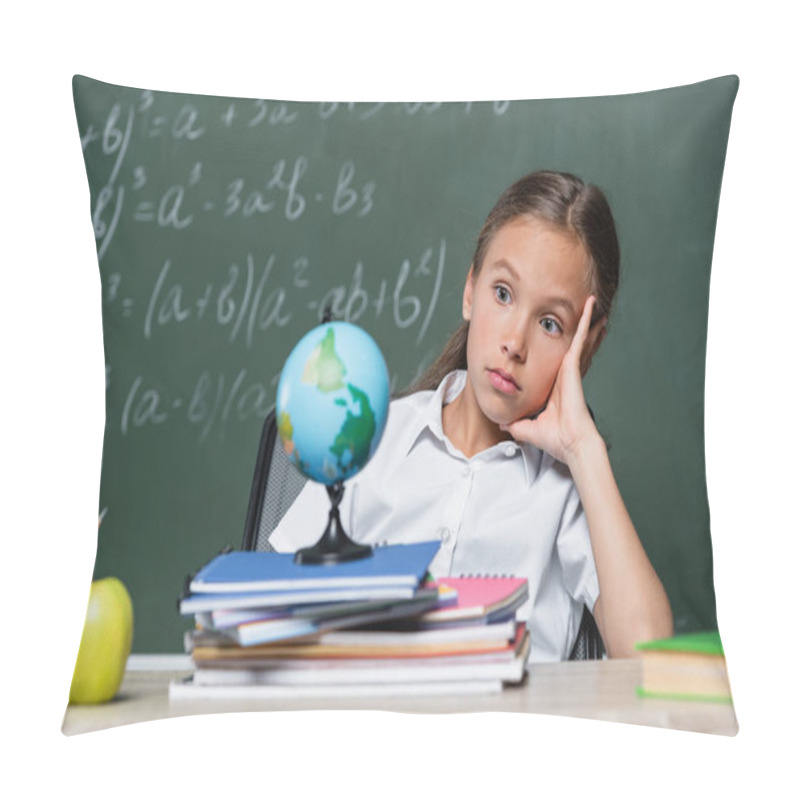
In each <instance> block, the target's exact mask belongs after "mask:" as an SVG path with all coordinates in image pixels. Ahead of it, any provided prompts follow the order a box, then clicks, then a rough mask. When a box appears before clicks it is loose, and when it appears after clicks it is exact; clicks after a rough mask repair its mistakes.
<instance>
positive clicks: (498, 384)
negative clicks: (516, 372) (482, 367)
mask: <svg viewBox="0 0 800 800" xmlns="http://www.w3.org/2000/svg"><path fill="white" fill-rule="evenodd" d="M489 383H491V384H492V386H494V388H495V389H497V390H498V391H499V392H503V393H504V394H515V393H516V392H518V391H519V390H520V387H519V385H518V384H517V382H516V381H515V380H514V379H513V378H512V377H511V376H510V375H509V374H508V373H507V372H503V370H501V369H490V370H489Z"/></svg>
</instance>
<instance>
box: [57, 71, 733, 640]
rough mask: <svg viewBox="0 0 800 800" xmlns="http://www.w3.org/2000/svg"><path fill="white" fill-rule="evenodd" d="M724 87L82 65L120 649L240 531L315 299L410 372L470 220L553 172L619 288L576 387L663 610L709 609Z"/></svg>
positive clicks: (181, 622) (685, 617)
mask: <svg viewBox="0 0 800 800" xmlns="http://www.w3.org/2000/svg"><path fill="white" fill-rule="evenodd" d="M737 87H738V80H737V79H736V78H735V77H726V78H719V79H715V80H711V81H706V82H703V83H699V84H694V85H692V86H687V87H679V88H675V89H667V90H663V91H657V92H650V93H643V94H637V95H629V96H618V97H604V98H580V99H567V100H531V101H514V102H508V101H503V100H498V101H495V102H473V103H468V102H458V103H387V104H383V103H379V102H375V103H333V102H319V103H311V102H303V103H297V102H288V101H277V100H253V99H242V98H223V97H208V96H198V95H185V94H175V93H167V92H157V91H148V90H143V89H133V88H126V87H119V86H113V85H109V84H105V83H101V82H98V81H94V80H91V79H89V78H84V77H80V76H76V77H75V78H74V80H73V92H74V98H75V107H76V113H77V122H78V133H79V137H80V144H81V147H82V150H83V155H84V158H85V163H86V171H87V175H88V179H89V187H90V197H89V212H90V221H89V220H87V224H91V225H92V226H93V229H94V233H95V236H96V242H97V254H98V263H99V268H100V277H101V286H102V308H103V335H104V346H105V355H106V378H107V380H106V389H107V394H106V428H105V438H104V447H103V464H102V478H101V486H100V511H101V514H102V515H103V523H102V525H101V527H100V529H99V534H98V551H97V560H96V567H95V575H96V576H97V577H100V576H103V575H116V576H118V577H119V578H120V579H122V580H123V581H124V582H125V584H126V585H127V586H128V588H129V590H130V591H131V594H132V597H133V601H134V607H135V613H136V629H135V635H134V645H133V649H134V651H135V652H139V653H143V652H179V651H181V650H182V631H183V630H185V629H186V628H187V627H188V626H189V625H190V621H188V620H185V619H183V618H181V617H180V616H179V615H178V614H177V610H176V602H175V601H176V598H177V597H178V595H179V593H180V591H181V588H182V584H183V580H184V577H185V575H186V574H187V572H189V571H191V570H193V569H195V568H196V567H198V566H199V565H200V564H201V563H202V562H204V561H205V560H206V559H207V558H208V557H210V556H211V555H213V554H214V553H215V552H216V551H218V550H219V549H221V548H222V547H224V546H225V545H232V546H234V547H236V546H239V544H240V542H241V537H242V532H243V527H244V521H245V515H246V511H247V503H248V497H249V492H250V483H251V479H252V472H253V467H254V462H255V456H256V450H257V446H258V438H259V434H260V429H261V424H262V421H263V418H264V416H265V415H266V413H267V412H268V411H269V409H270V408H271V407H272V406H273V404H274V401H275V387H276V384H277V378H278V376H279V373H280V370H281V367H282V365H283V362H284V359H285V358H286V356H287V355H288V353H289V351H290V350H291V348H292V346H293V344H294V343H295V342H296V341H297V340H298V339H299V338H300V336H301V335H302V334H303V333H304V332H305V331H307V330H308V329H309V328H311V327H312V326H313V325H315V324H316V323H317V322H318V321H319V319H320V315H321V314H322V311H323V308H324V307H325V306H326V305H330V306H331V307H332V311H333V314H334V315H335V316H336V317H338V318H341V319H347V320H350V321H352V322H355V323H357V324H359V325H361V326H362V327H364V328H365V329H366V330H367V331H369V332H370V333H371V334H372V335H373V336H374V337H375V339H376V340H377V341H378V343H379V345H380V346H381V348H382V349H383V351H384V354H385V357H386V361H387V363H388V365H389V371H390V374H391V377H392V381H393V388H394V389H395V390H400V389H402V388H403V387H404V386H406V385H407V384H408V383H409V382H410V381H411V380H412V379H413V378H414V377H415V376H416V375H418V373H419V372H420V370H421V369H422V368H424V367H425V366H426V365H427V364H428V363H430V361H431V360H432V359H433V357H434V356H435V355H436V354H437V353H438V351H439V349H440V348H441V346H442V344H443V343H444V341H445V340H446V338H447V337H448V334H449V333H450V332H451V331H452V329H453V328H454V327H455V326H456V325H457V324H458V322H459V320H460V308H461V291H462V288H463V282H464V277H465V275H466V272H467V269H468V267H469V263H470V257H471V253H472V249H473V247H474V243H475V239H476V236H477V233H478V230H479V228H480V226H481V224H482V222H483V219H484V217H485V215H486V213H487V212H488V211H489V209H490V208H491V206H492V205H493V204H494V201H495V200H496V198H497V196H498V195H499V193H500V192H501V191H502V190H503V189H504V188H505V187H506V186H507V185H508V184H510V183H511V182H512V181H513V180H515V179H516V178H518V177H520V176H521V175H523V174H525V173H527V172H529V171H531V170H535V169H545V168H547V169H558V170H565V171H570V172H574V173H576V174H578V175H580V176H581V177H582V178H584V180H586V181H587V182H591V183H596V184H598V185H599V186H600V187H601V188H603V189H604V190H605V192H606V194H607V196H608V198H609V200H610V202H611V205H612V208H613V210H614V213H615V217H616V219H617V224H618V228H619V234H620V239H621V245H622V256H623V263H622V284H621V288H620V292H619V294H618V298H617V304H616V308H615V312H614V316H613V318H612V323H611V328H610V334H609V336H608V338H607V339H606V342H605V343H604V344H603V347H602V348H601V350H600V352H599V354H598V356H597V357H596V358H595V361H594V365H593V367H592V371H591V372H590V373H589V376H588V377H587V379H586V393H587V397H588V400H589V402H590V405H591V406H592V408H593V410H594V412H595V415H596V418H597V420H598V424H599V427H600V428H601V430H602V431H603V433H604V434H605V436H606V437H607V439H608V440H609V442H610V444H611V457H612V462H613V465H614V468H615V472H616V475H617V479H618V482H619V484H620V488H621V490H622V493H623V495H624V497H625V499H626V501H627V504H628V507H629V510H630V512H631V515H632V517H633V519H634V522H635V524H636V526H637V529H638V531H639V534H640V536H641V538H642V540H643V542H644V544H645V547H646V549H647V551H648V553H649V555H650V557H651V559H652V561H653V563H654V565H655V567H656V569H657V570H658V572H659V574H660V575H661V576H662V579H663V581H664V583H665V586H666V588H667V591H668V593H669V595H670V600H671V602H672V605H673V611H674V614H675V620H676V627H677V628H678V630H692V629H697V628H704V627H709V626H711V625H713V624H714V623H715V617H716V613H715V599H714V588H713V577H712V564H711V544H710V535H709V513H708V501H707V496H706V484H705V461H704V442H703V410H704V409H703V387H704V367H705V344H706V324H707V308H708V288H709V274H710V267H711V256H712V249H713V239H714V227H715V222H716V214H717V204H718V197H719V190H720V184H721V179H722V171H723V165H724V159H725V149H726V144H727V137H728V130H729V125H730V118H731V110H732V105H733V100H734V97H735V95H736V90H737ZM86 268H89V265H86Z"/></svg>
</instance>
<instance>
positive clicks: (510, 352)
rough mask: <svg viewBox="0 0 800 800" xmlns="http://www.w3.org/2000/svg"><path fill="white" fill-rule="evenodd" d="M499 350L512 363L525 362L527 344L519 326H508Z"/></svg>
mask: <svg viewBox="0 0 800 800" xmlns="http://www.w3.org/2000/svg"><path fill="white" fill-rule="evenodd" d="M501 349H502V351H503V355H505V356H506V357H507V358H509V359H511V360H512V361H525V358H526V356H527V354H528V344H527V340H526V338H525V332H524V331H523V330H522V327H521V326H518V325H509V326H508V328H506V330H505V331H504V333H503V339H502V345H501Z"/></svg>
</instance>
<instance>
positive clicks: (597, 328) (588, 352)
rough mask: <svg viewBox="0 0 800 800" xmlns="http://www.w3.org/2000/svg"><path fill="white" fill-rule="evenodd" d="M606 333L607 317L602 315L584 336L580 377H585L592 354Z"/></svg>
mask: <svg viewBox="0 0 800 800" xmlns="http://www.w3.org/2000/svg"><path fill="white" fill-rule="evenodd" d="M607 333H608V319H607V318H606V317H603V318H602V319H599V320H597V322H595V324H594V325H592V327H591V328H590V329H589V333H588V334H587V336H586V342H585V343H584V345H583V352H582V353H581V377H585V375H586V373H587V372H588V371H589V367H591V366H592V358H594V354H595V353H596V352H597V351H598V350H599V349H600V344H601V342H602V341H603V339H605V338H606V334H607Z"/></svg>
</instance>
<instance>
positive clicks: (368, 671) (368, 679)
mask: <svg viewBox="0 0 800 800" xmlns="http://www.w3.org/2000/svg"><path fill="white" fill-rule="evenodd" d="M529 651H530V634H529V633H527V632H525V634H524V635H523V636H522V638H521V640H520V643H519V645H518V646H517V647H516V648H515V650H514V651H513V653H512V657H511V658H509V659H504V660H483V661H470V660H469V659H468V658H461V657H451V658H447V659H438V660H432V659H424V658H422V659H415V658H406V659H397V660H393V661H390V662H387V661H382V660H376V659H372V660H370V659H357V660H340V661H338V662H333V661H326V662H310V664H309V665H308V666H307V667H306V668H303V667H300V668H298V667H296V666H295V665H293V664H287V663H284V664H281V663H277V664H274V665H270V666H262V667H259V668H249V669H248V668H239V669H230V668H227V669H226V668H215V667H200V668H198V669H196V670H195V676H194V677H195V683H196V684H198V685H211V686H214V685H226V686H237V685H238V686H243V685H245V686H246V685H276V686H280V685H285V686H300V685H303V686H319V685H342V684H349V685H353V684H380V683H415V682H422V683H425V682H433V681H443V682H457V681H474V680H500V681H503V682H505V683H519V682H520V681H521V680H522V678H523V677H524V674H525V666H526V662H527V658H528V653H529Z"/></svg>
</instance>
